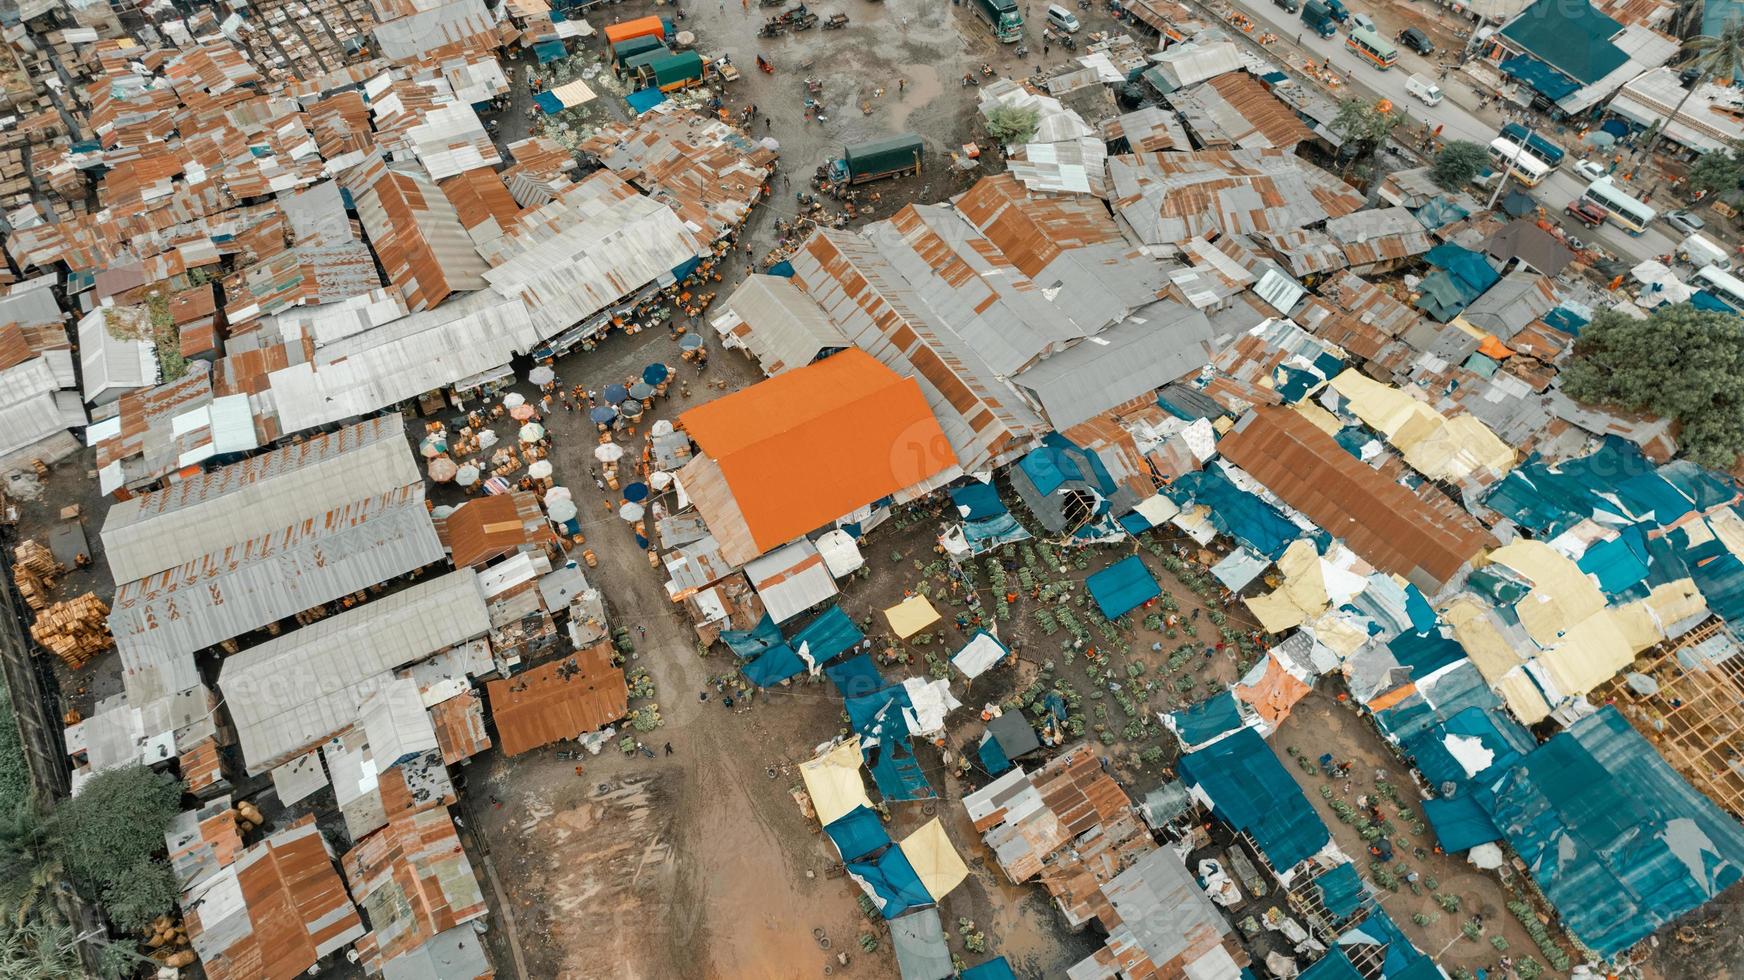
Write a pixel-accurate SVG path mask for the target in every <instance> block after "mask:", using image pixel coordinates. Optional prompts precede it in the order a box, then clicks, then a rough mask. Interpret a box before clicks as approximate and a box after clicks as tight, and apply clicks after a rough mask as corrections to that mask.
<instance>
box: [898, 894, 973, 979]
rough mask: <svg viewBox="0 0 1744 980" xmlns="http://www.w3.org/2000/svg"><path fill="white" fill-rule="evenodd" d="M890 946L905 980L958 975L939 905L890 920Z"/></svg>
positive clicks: (943, 977)
mask: <svg viewBox="0 0 1744 980" xmlns="http://www.w3.org/2000/svg"><path fill="white" fill-rule="evenodd" d="M889 925H890V946H891V948H892V949H893V950H895V951H896V968H897V970H898V971H900V972H901V975H902V980H945V978H946V977H951V976H955V975H956V973H957V971H956V968H955V967H953V966H952V965H951V948H950V947H949V946H947V945H945V924H944V923H943V922H942V921H940V919H939V910H938V908H937V907H936V906H935V907H932V908H925V909H921V910H920V911H919V912H910V913H908V914H907V915H904V916H898V917H897V918H894V919H891V920H890V923H889Z"/></svg>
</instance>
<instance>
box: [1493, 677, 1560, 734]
mask: <svg viewBox="0 0 1744 980" xmlns="http://www.w3.org/2000/svg"><path fill="white" fill-rule="evenodd" d="M1490 686H1492V687H1494V688H1495V689H1496V693H1497V694H1500V695H1501V696H1502V700H1503V701H1504V702H1506V703H1507V705H1508V710H1509V711H1512V712H1513V713H1514V717H1515V718H1518V719H1520V723H1521V724H1522V725H1536V724H1538V723H1539V722H1541V721H1543V720H1544V719H1546V718H1548V717H1550V705H1548V704H1546V703H1544V695H1543V694H1540V693H1539V692H1538V685H1536V684H1534V683H1532V678H1530V677H1528V676H1526V668H1524V667H1515V668H1514V669H1513V670H1512V671H1510V672H1509V673H1507V674H1505V675H1503V676H1502V677H1499V678H1497V679H1496V680H1494V681H1492V682H1491V684H1490Z"/></svg>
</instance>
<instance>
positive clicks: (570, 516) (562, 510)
mask: <svg viewBox="0 0 1744 980" xmlns="http://www.w3.org/2000/svg"><path fill="white" fill-rule="evenodd" d="M545 512H546V513H547V514H549V515H550V517H551V519H552V520H554V521H556V522H557V523H559V524H562V523H563V522H564V521H573V520H575V514H576V510H575V501H573V500H558V501H554V502H552V503H551V504H550V505H548V506H547V507H546V508H545Z"/></svg>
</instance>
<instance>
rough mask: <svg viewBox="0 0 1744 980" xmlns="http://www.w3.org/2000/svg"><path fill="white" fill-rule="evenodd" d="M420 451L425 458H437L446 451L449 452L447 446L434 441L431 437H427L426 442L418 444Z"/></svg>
mask: <svg viewBox="0 0 1744 980" xmlns="http://www.w3.org/2000/svg"><path fill="white" fill-rule="evenodd" d="M418 452H420V453H422V454H423V455H424V458H425V459H435V458H436V457H438V456H440V455H442V454H443V453H444V452H447V447H446V446H442V445H439V444H437V443H435V442H432V441H430V440H429V439H425V440H424V442H423V443H422V444H421V445H419V446H418Z"/></svg>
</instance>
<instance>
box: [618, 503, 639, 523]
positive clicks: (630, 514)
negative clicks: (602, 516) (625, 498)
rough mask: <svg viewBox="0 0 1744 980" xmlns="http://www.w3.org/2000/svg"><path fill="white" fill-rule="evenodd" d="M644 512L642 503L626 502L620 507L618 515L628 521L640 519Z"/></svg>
mask: <svg viewBox="0 0 1744 980" xmlns="http://www.w3.org/2000/svg"><path fill="white" fill-rule="evenodd" d="M644 513H645V511H644V510H643V509H642V505H641V504H625V505H624V506H622V507H619V508H618V516H619V517H622V518H623V519H624V520H626V521H639V520H641V519H642V515H643V514H644Z"/></svg>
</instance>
